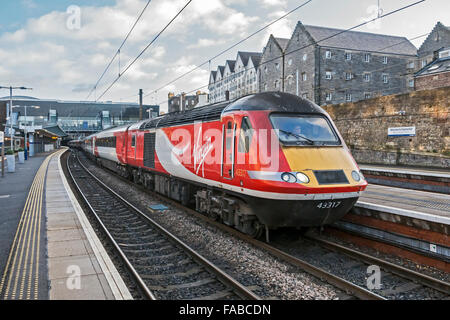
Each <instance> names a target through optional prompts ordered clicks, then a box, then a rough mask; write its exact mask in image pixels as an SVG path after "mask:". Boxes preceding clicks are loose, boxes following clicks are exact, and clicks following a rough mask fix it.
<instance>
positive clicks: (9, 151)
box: [6, 149, 14, 155]
mask: <svg viewBox="0 0 450 320" xmlns="http://www.w3.org/2000/svg"><path fill="white" fill-rule="evenodd" d="M6 154H7V155H13V154H14V150H11V149H10V150H8V151H6Z"/></svg>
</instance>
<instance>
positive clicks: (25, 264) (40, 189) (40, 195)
mask: <svg viewBox="0 0 450 320" xmlns="http://www.w3.org/2000/svg"><path fill="white" fill-rule="evenodd" d="M43 172H44V171H43ZM43 172H41V174H40V177H39V189H38V190H39V193H38V195H37V199H36V200H37V205H36V206H35V207H34V213H35V214H34V215H33V218H34V219H33V221H32V222H31V225H32V228H33V233H32V236H30V238H32V239H33V241H32V248H31V259H30V263H31V266H30V274H29V275H28V276H29V279H31V278H32V275H33V263H34V251H35V250H34V244H35V239H36V236H35V235H36V223H37V222H38V218H39V217H38V215H37V214H36V209H37V210H39V207H40V206H41V198H42V191H43V189H44V187H43V180H44V179H43V177H44V176H45V174H43ZM30 238H28V244H27V253H26V259H25V263H24V271H23V276H22V283H21V286H20V295H19V299H22V298H23V291H24V287H25V280H26V276H27V274H28V257H29V254H28V252H29V248H30ZM29 290H30V287H29V286H28V291H29Z"/></svg>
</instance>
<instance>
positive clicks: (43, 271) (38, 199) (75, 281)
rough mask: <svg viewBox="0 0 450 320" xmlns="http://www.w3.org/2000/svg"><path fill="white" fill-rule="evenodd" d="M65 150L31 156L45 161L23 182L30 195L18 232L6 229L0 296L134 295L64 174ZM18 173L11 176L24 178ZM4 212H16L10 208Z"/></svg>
mask: <svg viewBox="0 0 450 320" xmlns="http://www.w3.org/2000/svg"><path fill="white" fill-rule="evenodd" d="M65 151H66V149H62V150H58V151H56V152H54V153H52V154H51V155H48V156H47V157H42V158H39V159H32V160H30V161H31V163H32V162H33V161H34V162H36V163H35V167H37V166H39V162H40V166H39V169H38V170H37V171H35V172H33V174H34V173H35V174H34V180H33V181H32V183H30V184H29V185H28V187H29V188H26V187H25V186H24V185H22V186H21V188H22V189H24V190H26V191H23V192H25V193H27V194H28V196H27V198H26V201H25V202H24V203H21V206H22V214H21V216H20V221H18V222H17V221H16V224H15V228H16V230H15V235H12V236H11V230H10V233H9V236H10V237H9V238H8V235H7V234H6V235H5V239H4V240H5V241H2V247H8V250H9V254H8V257H7V260H6V262H5V263H4V264H2V265H1V267H2V269H1V270H0V271H1V275H2V278H1V282H0V298H2V299H7V300H9V299H13V300H14V299H51V300H79V299H80V300H124V299H132V296H131V294H130V292H129V291H128V289H127V287H126V285H125V283H124V282H123V280H122V278H121V277H120V275H119V273H118V271H117V269H116V268H115V266H114V264H113V263H112V261H111V260H110V258H109V257H108V255H107V253H106V251H105V249H104V248H103V246H102V244H101V242H100V240H99V239H98V238H97V236H96V234H95V232H94V230H93V229H92V227H91V226H90V224H89V222H88V220H87V218H86V216H85V215H84V212H83V210H82V209H81V207H80V206H79V204H78V202H77V200H76V198H75V196H74V194H73V193H72V191H71V189H70V186H69V184H68V182H67V179H66V177H65V176H64V173H63V171H62V167H61V164H60V157H61V155H62V154H63V153H64V152H65ZM31 163H30V164H31ZM26 166H29V164H28V163H27V164H26ZM17 173H18V172H16V173H15V174H17ZM15 174H11V176H8V179H11V177H13V178H12V179H16V178H18V177H17V176H15ZM28 176H29V177H33V175H32V174H29V175H28ZM3 187H4V186H3V185H0V194H3V193H2V192H4V191H3V189H4V188H3ZM0 205H1V198H0ZM17 206H19V207H20V205H16V207H17ZM2 212H4V214H5V215H9V214H11V215H12V213H11V211H9V210H2ZM2 215H3V214H2ZM12 225H14V223H12V222H11V223H9V229H12V228H11V227H12ZM3 249H4V248H3Z"/></svg>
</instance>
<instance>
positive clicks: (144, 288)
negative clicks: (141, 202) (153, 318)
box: [66, 154, 157, 300]
mask: <svg viewBox="0 0 450 320" xmlns="http://www.w3.org/2000/svg"><path fill="white" fill-rule="evenodd" d="M70 156H71V154H69V156H68V157H67V163H66V165H67V170H68V171H69V174H70V177H71V179H72V181H73V183H74V185H75V186H76V188H77V191H78V193H79V194H80V195H81V197H82V198H83V201H84V203H85V204H86V205H87V206H88V207H89V210H90V211H91V212H92V213H93V214H94V216H95V219H96V220H97V222H98V223H99V224H100V226H101V228H102V231H103V232H104V233H105V234H106V236H107V238H108V240H109V242H110V243H111V244H112V245H113V246H114V248H115V250H116V251H117V253H118V254H119V256H120V258H121V259H122V261H123V262H124V263H125V266H126V267H127V269H128V271H129V272H130V273H131V275H132V276H133V278H134V280H135V281H136V284H137V285H138V286H139V289H140V290H141V291H142V293H143V294H144V296H145V297H146V298H147V299H149V300H157V299H156V297H155V295H154V294H153V293H152V292H151V291H150V290H149V289H148V288H147V285H146V284H145V282H144V280H143V279H142V278H141V276H140V275H139V274H138V272H137V271H136V269H135V268H134V267H133V265H132V264H131V262H130V260H128V258H127V257H126V255H125V253H124V252H123V251H122V249H121V248H120V246H119V245H118V243H117V242H116V241H115V240H114V238H113V236H112V235H111V234H110V233H109V231H108V229H107V228H106V226H105V225H104V224H103V222H102V220H101V219H100V217H99V215H98V214H97V212H96V211H95V209H94V208H93V207H92V205H91V204H90V203H89V201H88V199H87V198H86V196H85V195H84V193H83V191H82V190H81V188H80V186H79V185H78V183H77V181H76V180H75V177H74V175H73V173H72V170H71V168H70V165H69V158H70ZM77 159H78V157H77ZM79 163H80V162H79ZM80 164H81V163H80Z"/></svg>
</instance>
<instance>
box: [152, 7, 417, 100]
mask: <svg viewBox="0 0 450 320" xmlns="http://www.w3.org/2000/svg"><path fill="white" fill-rule="evenodd" d="M424 1H425V0H420V1H416V2H414V3H412V4H409V5H407V6H404V7H401V8H399V9H396V10H393V11H390V12H388V13H386V14H384V15H381V16H379V17H376V18H374V19H371V20H368V21H366V22H363V23H360V24H358V25H356V26H353V27H351V28H348V29H345V30H342V31H339V32H337V33H335V34H333V35H331V36H328V37H325V38H323V39H320V40H318V41H316V42H314V43H313V44H308V45H306V46H303V47H300V48H297V49H295V50H292V51H290V52H288V53H285V54H284V56H287V55H289V54H291V53H294V52H297V51H299V50H302V49H305V48H307V47H310V46H312V45H314V44H317V43H319V42H322V41H325V40H328V39H331V38H333V37H336V36H338V35H340V34H343V33H345V32H348V31H351V30H353V29H356V28H359V27H362V26H364V25H366V24H369V23H371V22H374V21H376V20H378V19H382V18H384V17H387V16H390V15H392V14H394V13H397V12H400V11H402V10H405V9H407V8H410V7H412V6H415V5H417V4H419V3H422V2H424ZM425 35H426V34H425ZM425 35H420V36H417V37H415V38H413V39H417V38H420V37H423V36H425ZM402 42H403V41H402ZM402 42H400V43H402ZM400 43H397V44H396V45H398V44H400ZM384 49H386V48H383V50H384ZM282 57H283V55H281V56H278V57H275V58H272V59H270V60H267V61H264V62H262V63H260V64H259V66H261V65H263V64H266V63H269V62H272V61H274V60H277V59H279V58H282ZM390 67H391V66H389V68H390ZM247 70H248V69H244V70H243V71H247ZM230 77H231V75H230V76H228V77H225V78H223V79H222V81H223V80H225V79H228V78H230ZM208 86H209V84H206V85H203V86H201V87H199V88H196V89H194V90H191V91H188V92H186V93H187V94H189V93H192V92H196V91H198V90H200V89H202V88H205V87H208ZM164 102H167V101H166V100H165V101H162V102H160V103H158V104H162V103H164Z"/></svg>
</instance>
